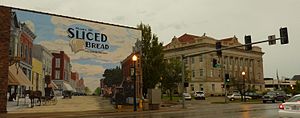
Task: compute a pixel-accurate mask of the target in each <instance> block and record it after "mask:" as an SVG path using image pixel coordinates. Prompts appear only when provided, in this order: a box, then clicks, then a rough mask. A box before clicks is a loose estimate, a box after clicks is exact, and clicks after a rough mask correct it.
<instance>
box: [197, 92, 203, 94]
mask: <svg viewBox="0 0 300 118" xmlns="http://www.w3.org/2000/svg"><path fill="white" fill-rule="evenodd" d="M196 93H197V94H204V93H203V92H196Z"/></svg>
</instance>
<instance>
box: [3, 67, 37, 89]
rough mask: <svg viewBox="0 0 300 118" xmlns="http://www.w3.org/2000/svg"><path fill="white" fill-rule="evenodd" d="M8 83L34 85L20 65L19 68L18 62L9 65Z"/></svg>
mask: <svg viewBox="0 0 300 118" xmlns="http://www.w3.org/2000/svg"><path fill="white" fill-rule="evenodd" d="M8 85H23V86H30V87H32V86H33V85H32V83H31V82H30V81H29V79H28V78H27V76H26V75H25V74H24V72H23V71H22V70H21V69H20V68H19V67H18V68H17V66H16V64H13V65H11V66H9V73H8Z"/></svg>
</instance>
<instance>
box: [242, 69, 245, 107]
mask: <svg viewBox="0 0 300 118" xmlns="http://www.w3.org/2000/svg"><path fill="white" fill-rule="evenodd" d="M245 74H246V73H245V72H244V71H243V72H242V75H243V98H242V100H243V101H244V102H245V101H246V98H245Z"/></svg>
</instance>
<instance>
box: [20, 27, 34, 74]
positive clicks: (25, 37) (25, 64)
mask: <svg viewBox="0 0 300 118" xmlns="http://www.w3.org/2000/svg"><path fill="white" fill-rule="evenodd" d="M35 37H36V35H35V34H34V33H33V32H32V31H31V29H30V28H29V27H28V26H27V24H25V23H21V34H20V57H21V58H22V60H21V62H20V66H21V67H22V70H23V72H24V73H25V74H26V76H27V77H28V78H29V79H31V78H32V47H33V41H34V39H35Z"/></svg>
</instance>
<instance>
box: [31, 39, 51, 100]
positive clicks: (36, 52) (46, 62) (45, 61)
mask: <svg viewBox="0 0 300 118" xmlns="http://www.w3.org/2000/svg"><path fill="white" fill-rule="evenodd" d="M32 56H33V58H35V59H36V60H37V61H40V62H41V64H42V67H41V69H42V72H41V75H40V77H41V80H40V81H39V82H41V83H40V84H39V86H40V87H41V88H42V89H39V90H41V91H42V93H43V95H44V91H45V90H44V88H45V87H47V86H46V83H45V76H46V75H50V76H51V74H52V73H51V72H52V58H53V56H52V54H51V52H50V51H49V50H48V49H47V48H45V47H44V46H42V45H38V44H34V45H33V51H32ZM33 68H35V67H34V66H33Z"/></svg>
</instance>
